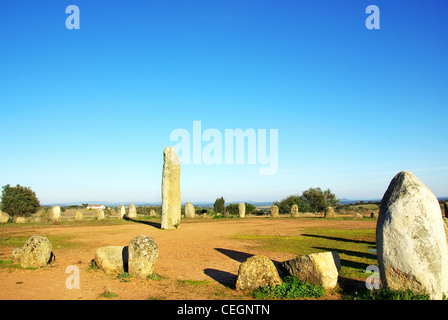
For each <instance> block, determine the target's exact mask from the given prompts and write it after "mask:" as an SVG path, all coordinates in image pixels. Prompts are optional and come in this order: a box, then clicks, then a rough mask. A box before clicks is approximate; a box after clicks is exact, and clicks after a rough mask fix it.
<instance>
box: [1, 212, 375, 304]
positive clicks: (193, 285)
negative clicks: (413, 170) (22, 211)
mask: <svg viewBox="0 0 448 320" xmlns="http://www.w3.org/2000/svg"><path fill="white" fill-rule="evenodd" d="M371 224H372V227H374V222H373V221H372V222H371ZM335 226H338V227H342V228H344V227H349V228H358V227H359V228H365V227H370V222H368V221H356V220H324V219H301V218H296V219H290V218H279V219H272V218H247V219H229V220H213V219H195V220H183V222H182V224H181V226H180V228H179V229H177V230H161V229H160V224H158V223H156V222H141V223H138V222H123V223H122V224H114V225H107V223H106V224H104V225H99V224H97V223H92V225H89V223H88V222H87V221H86V222H82V223H81V224H79V225H77V224H76V223H74V224H70V225H63V224H61V225H34V226H30V225H28V226H27V225H23V226H17V227H5V228H0V235H1V236H2V238H4V237H5V236H10V237H14V236H31V235H41V236H47V237H51V236H59V235H60V236H69V237H70V240H68V241H73V242H74V244H73V246H67V245H63V246H62V247H61V246H60V247H55V246H53V252H54V254H55V256H56V260H55V262H54V263H52V264H51V265H49V266H48V267H45V268H42V269H37V270H24V269H21V268H0V283H1V285H0V299H2V300H5V299H72V300H76V299H88V300H90V299H104V298H102V297H100V295H101V294H102V293H103V292H105V291H106V290H110V291H112V292H113V293H115V294H116V295H117V296H116V297H115V298H113V299H170V300H171V299H172V300H177V299H192V300H194V299H250V296H248V295H247V294H244V293H241V292H237V291H235V290H234V289H233V288H232V287H233V286H234V284H235V281H236V277H237V274H238V267H239V265H240V263H241V262H243V261H245V260H246V258H247V257H249V256H250V255H254V254H264V255H266V256H268V257H269V258H270V259H272V260H276V261H284V260H287V259H291V258H294V255H293V254H288V253H281V252H264V251H263V250H262V248H261V247H259V246H257V245H256V244H255V243H254V242H253V241H245V240H239V239H235V238H234V237H232V236H234V235H237V234H260V235H282V236H286V235H299V234H300V233H301V230H303V228H306V227H324V228H325V227H328V228H331V227H335ZM140 234H145V235H149V236H151V237H153V238H154V239H155V240H156V242H157V244H158V246H159V258H158V260H157V262H156V265H155V271H156V273H157V274H159V275H160V276H162V277H163V278H162V279H159V280H148V279H136V278H130V279H127V281H121V280H120V279H119V278H118V277H117V276H116V275H109V274H105V273H103V272H102V271H100V270H89V266H90V262H91V260H92V259H93V258H94V256H95V251H96V250H97V248H99V247H102V246H110V245H118V246H126V245H127V244H128V242H129V240H130V239H131V238H132V237H134V236H136V235H140ZM68 247H69V248H68ZM12 249H13V248H12V247H6V246H0V258H1V259H9V257H10V255H11V250H12ZM71 265H76V266H78V267H79V271H80V289H71V290H69V289H67V287H66V279H67V277H69V276H70V274H69V273H66V268H67V267H68V266H71Z"/></svg>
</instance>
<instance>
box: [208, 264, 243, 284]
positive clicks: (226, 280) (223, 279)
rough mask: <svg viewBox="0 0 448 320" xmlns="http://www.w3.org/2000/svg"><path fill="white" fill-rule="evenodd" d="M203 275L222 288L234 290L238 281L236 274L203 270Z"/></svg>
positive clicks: (216, 270) (210, 269)
mask: <svg viewBox="0 0 448 320" xmlns="http://www.w3.org/2000/svg"><path fill="white" fill-rule="evenodd" d="M204 273H205V274H206V275H207V276H209V277H210V278H212V279H213V280H215V281H217V282H219V283H220V284H222V285H223V286H225V287H227V288H229V289H235V284H236V280H237V279H238V276H237V275H236V274H233V273H230V272H227V271H222V270H218V269H212V268H207V269H204Z"/></svg>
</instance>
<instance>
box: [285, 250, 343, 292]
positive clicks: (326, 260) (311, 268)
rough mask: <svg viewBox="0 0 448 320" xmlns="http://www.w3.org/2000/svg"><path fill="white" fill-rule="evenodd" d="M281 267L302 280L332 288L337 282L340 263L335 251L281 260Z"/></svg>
mask: <svg viewBox="0 0 448 320" xmlns="http://www.w3.org/2000/svg"><path fill="white" fill-rule="evenodd" d="M281 267H282V268H284V269H285V270H286V271H287V272H288V273H289V274H290V275H292V276H295V277H297V278H299V279H300V280H301V281H303V282H308V283H311V284H315V285H321V286H323V287H324V288H325V289H333V288H335V287H336V285H337V283H338V276H339V270H340V268H341V263H340V259H339V255H338V253H337V252H336V251H332V252H331V251H327V252H319V253H312V254H309V255H306V256H299V257H297V258H295V259H292V260H288V261H285V262H282V264H281Z"/></svg>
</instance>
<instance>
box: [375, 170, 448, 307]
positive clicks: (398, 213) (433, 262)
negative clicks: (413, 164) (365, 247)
mask: <svg viewBox="0 0 448 320" xmlns="http://www.w3.org/2000/svg"><path fill="white" fill-rule="evenodd" d="M376 245H377V257H378V267H379V269H380V277H381V282H382V285H383V286H385V287H388V288H391V289H394V290H398V289H402V290H406V289H410V290H412V291H414V292H419V293H426V294H429V295H430V296H431V297H432V298H433V299H441V298H442V296H443V293H447V292H448V245H447V238H446V234H445V230H444V226H443V220H442V213H441V210H440V206H439V202H438V201H437V198H436V197H435V196H434V194H433V193H432V192H431V190H429V189H428V188H427V187H426V186H425V185H424V184H423V183H422V182H421V181H420V180H419V179H418V178H417V177H416V176H415V175H413V174H412V173H410V172H400V173H398V174H397V175H396V176H395V177H394V178H393V179H392V181H391V183H390V185H389V188H388V189H387V191H386V193H385V194H384V197H383V199H382V201H381V208H380V212H379V216H378V222H377V228H376Z"/></svg>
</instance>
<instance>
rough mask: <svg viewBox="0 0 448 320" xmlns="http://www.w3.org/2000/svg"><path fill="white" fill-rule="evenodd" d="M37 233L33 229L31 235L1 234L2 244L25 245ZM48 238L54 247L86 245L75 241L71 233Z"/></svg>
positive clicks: (67, 247)
mask: <svg viewBox="0 0 448 320" xmlns="http://www.w3.org/2000/svg"><path fill="white" fill-rule="evenodd" d="M35 234H36V232H34V231H33V233H32V234H31V233H30V234H29V235H20V236H19V235H17V236H16V235H0V246H5V247H14V248H15V247H23V245H24V244H25V242H26V241H27V240H28V239H29V238H30V237H32V236H33V235H35ZM46 238H48V240H50V242H51V246H52V247H53V249H61V248H63V249H72V248H79V247H81V246H83V245H85V244H84V243H80V242H76V241H73V240H72V239H73V237H72V236H69V235H53V236H47V237H46Z"/></svg>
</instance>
